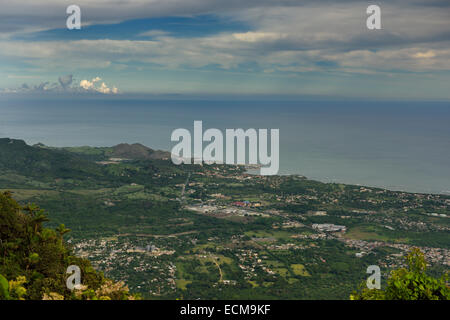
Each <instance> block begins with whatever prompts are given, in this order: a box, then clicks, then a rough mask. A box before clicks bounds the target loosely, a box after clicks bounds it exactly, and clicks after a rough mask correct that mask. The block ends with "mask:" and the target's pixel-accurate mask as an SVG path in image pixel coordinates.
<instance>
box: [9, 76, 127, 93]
mask: <svg viewBox="0 0 450 320" xmlns="http://www.w3.org/2000/svg"><path fill="white" fill-rule="evenodd" d="M73 80H74V78H73V75H71V74H70V75H66V76H60V77H59V78H58V82H50V81H45V82H41V83H39V84H35V85H29V84H27V83H24V84H22V85H21V86H20V87H17V88H6V89H3V90H2V89H0V92H3V93H45V92H48V93H89V92H90V93H101V94H117V93H119V90H118V89H117V88H116V87H114V86H113V87H111V88H110V87H108V86H107V85H106V84H105V83H104V82H102V83H101V84H100V85H96V83H98V82H100V81H101V78H100V77H95V78H93V79H92V80H90V81H89V80H81V81H80V83H79V85H74V84H73Z"/></svg>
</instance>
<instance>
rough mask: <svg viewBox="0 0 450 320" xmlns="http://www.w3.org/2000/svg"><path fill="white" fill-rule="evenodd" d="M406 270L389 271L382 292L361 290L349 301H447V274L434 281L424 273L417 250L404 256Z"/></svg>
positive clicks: (351, 296) (424, 267)
mask: <svg viewBox="0 0 450 320" xmlns="http://www.w3.org/2000/svg"><path fill="white" fill-rule="evenodd" d="M405 259H406V263H407V268H399V269H397V270H393V271H391V275H390V277H389V279H388V282H387V287H386V289H384V290H378V289H368V288H364V289H361V290H360V292H353V294H351V295H350V299H351V300H449V299H450V287H449V286H448V284H447V282H448V273H445V274H444V275H442V277H441V278H439V279H436V278H433V277H431V276H429V275H428V274H427V273H426V270H427V262H426V260H425V258H424V254H423V253H422V252H421V251H420V249H418V248H413V249H412V250H411V251H410V253H409V254H408V255H407V256H406V258H405Z"/></svg>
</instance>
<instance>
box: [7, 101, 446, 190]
mask: <svg viewBox="0 0 450 320" xmlns="http://www.w3.org/2000/svg"><path fill="white" fill-rule="evenodd" d="M194 120H202V121H203V128H204V130H206V129H207V128H219V129H222V130H224V129H226V128H244V129H247V128H268V129H270V128H279V129H280V174H292V173H296V174H302V175H305V176H307V177H308V178H311V179H316V180H320V181H325V182H330V181H333V182H342V183H352V184H361V185H369V186H380V187H385V188H388V189H393V190H405V191H411V192H430V193H449V194H450V160H449V159H450V125H449V124H450V103H448V102H360V101H359V102H358V101H352V102H343V101H335V102H320V101H309V102H295V101H282V102H277V101H217V100H216V101H214V100H211V101H206V100H197V101H195V100H184V101H183V100H172V101H169V100H160V101H158V100H154V99H152V100H151V99H141V100H138V99H125V98H117V97H116V98H114V99H112V98H108V99H99V98H96V99H93V98H89V99H87V98H85V99H80V98H74V99H73V100H68V99H64V100H61V99H45V100H44V99H42V98H41V99H17V98H16V99H11V98H9V99H7V98H5V97H2V98H1V99H0V137H11V138H17V139H23V140H25V141H26V142H27V143H29V144H34V143H37V142H42V143H44V144H46V145H50V146H80V145H90V146H112V145H115V144H118V143H121V142H127V143H135V142H139V143H142V144H144V145H147V146H149V147H151V148H154V149H163V150H170V149H171V148H172V146H173V145H174V143H172V142H171V141H170V134H171V132H172V131H173V130H174V129H176V128H187V129H189V130H191V132H192V130H193V121H194Z"/></svg>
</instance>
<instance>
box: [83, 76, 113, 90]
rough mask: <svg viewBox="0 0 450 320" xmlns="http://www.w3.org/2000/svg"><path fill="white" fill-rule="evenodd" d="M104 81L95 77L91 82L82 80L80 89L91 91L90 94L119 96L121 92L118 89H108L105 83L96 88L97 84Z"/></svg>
mask: <svg viewBox="0 0 450 320" xmlns="http://www.w3.org/2000/svg"><path fill="white" fill-rule="evenodd" d="M101 80H102V79H101V78H100V77H95V78H94V79H92V80H91V81H89V80H81V81H80V88H82V89H84V90H86V91H90V92H100V93H103V94H117V93H118V92H119V90H118V89H117V88H116V87H112V88H110V87H108V86H107V85H106V84H105V83H104V82H102V83H101V85H100V86H96V85H95V84H96V83H97V82H99V81H101Z"/></svg>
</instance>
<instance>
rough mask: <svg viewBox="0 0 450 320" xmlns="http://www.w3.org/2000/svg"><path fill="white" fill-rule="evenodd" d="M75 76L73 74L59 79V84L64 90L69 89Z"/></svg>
mask: <svg viewBox="0 0 450 320" xmlns="http://www.w3.org/2000/svg"><path fill="white" fill-rule="evenodd" d="M72 80H73V76H72V75H71V74H69V75H67V76H62V77H59V78H58V81H59V84H60V85H61V87H62V88H64V89H67V88H68V87H70V85H71V84H72Z"/></svg>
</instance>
